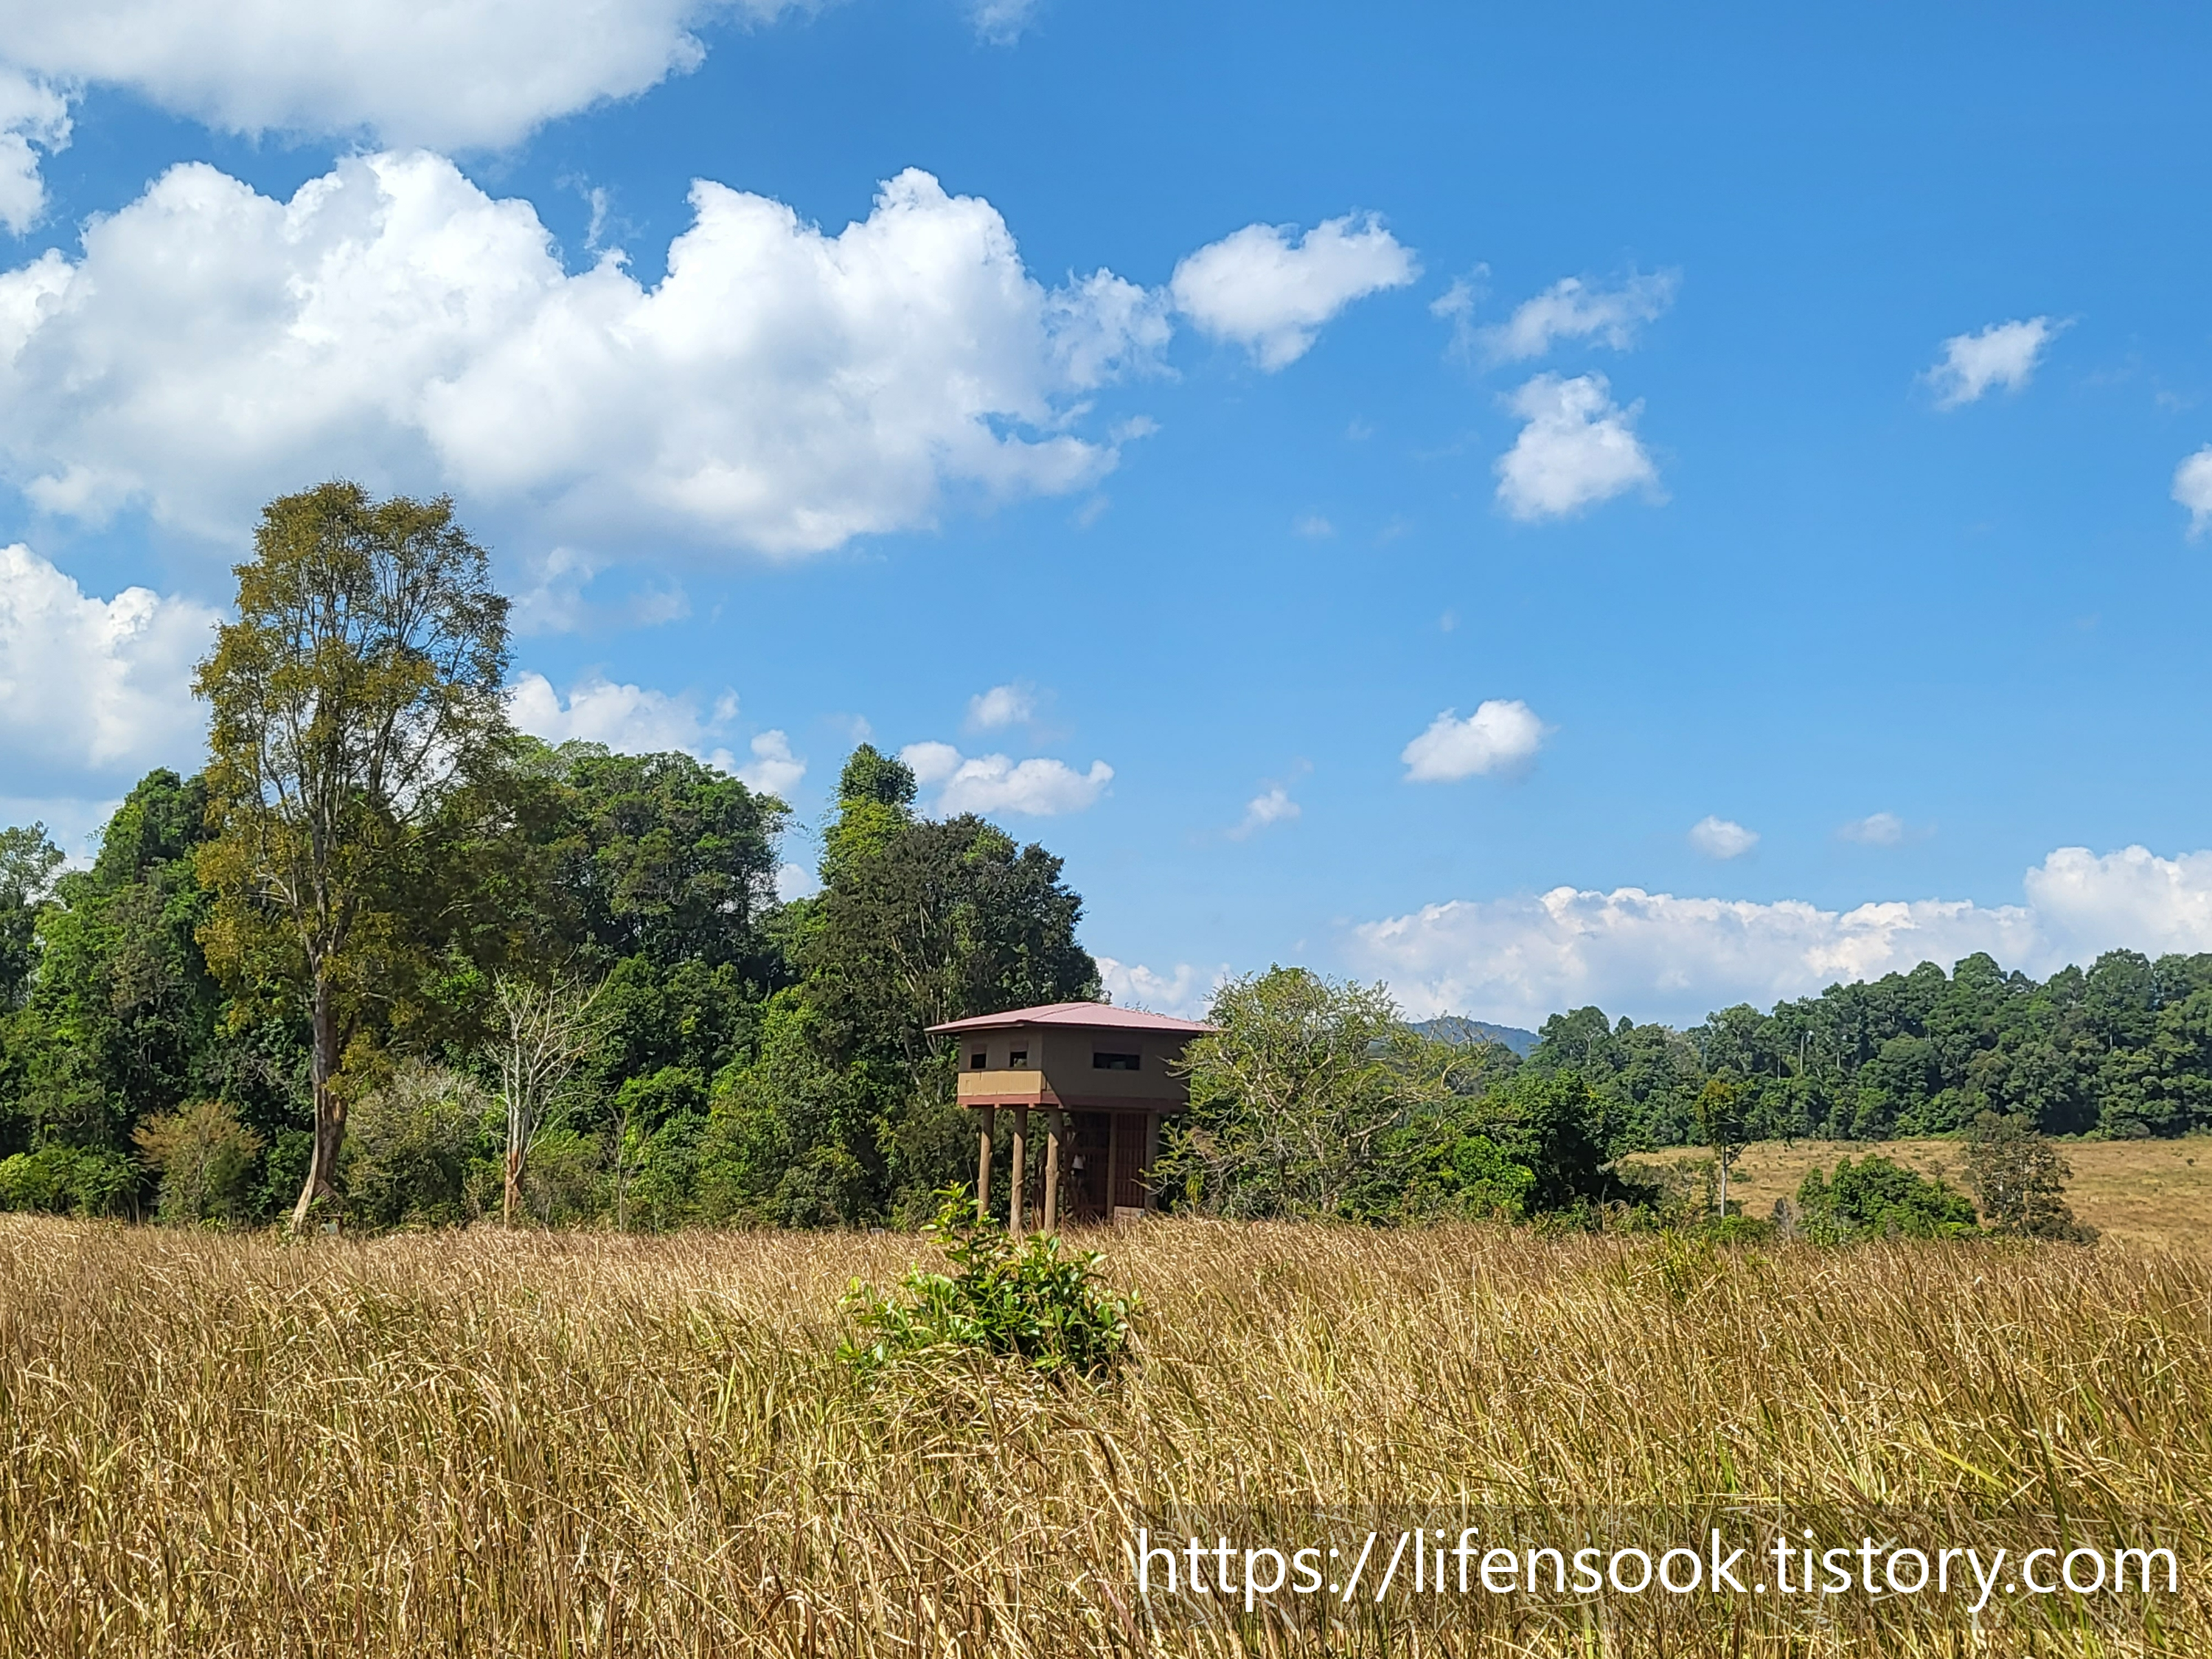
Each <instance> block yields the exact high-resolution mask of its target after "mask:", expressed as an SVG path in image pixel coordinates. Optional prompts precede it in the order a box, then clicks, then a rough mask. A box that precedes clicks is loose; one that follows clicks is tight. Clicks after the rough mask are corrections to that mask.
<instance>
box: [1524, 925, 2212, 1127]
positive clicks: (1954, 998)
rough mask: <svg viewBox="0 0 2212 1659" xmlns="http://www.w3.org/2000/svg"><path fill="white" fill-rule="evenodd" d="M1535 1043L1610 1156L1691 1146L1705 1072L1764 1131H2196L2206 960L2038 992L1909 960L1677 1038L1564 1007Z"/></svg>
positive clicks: (2124, 955) (2208, 1119)
mask: <svg viewBox="0 0 2212 1659" xmlns="http://www.w3.org/2000/svg"><path fill="white" fill-rule="evenodd" d="M1539 1039H1540V1040H1539V1042H1538V1045H1537V1048H1536V1049H1535V1051H1534V1053H1533V1054H1530V1055H1529V1057H1528V1060H1527V1062H1526V1064H1527V1066H1528V1068H1529V1069H1531V1070H1534V1071H1538V1072H1545V1071H1556V1070H1559V1069H1562V1068H1564V1067H1566V1066H1573V1067H1575V1068H1576V1069H1577V1070H1579V1071H1581V1072H1582V1073H1583V1076H1585V1077H1586V1078H1588V1079H1589V1081H1590V1083H1591V1085H1592V1086H1593V1087H1594V1088H1595V1090H1596V1091H1597V1093H1598V1094H1599V1096H1600V1097H1601V1099H1603V1100H1604V1101H1605V1102H1606V1104H1607V1110H1608V1113H1609V1115H1610V1116H1611V1118H1612V1120H1613V1122H1614V1123H1615V1124H1617V1125H1618V1129H1617V1133H1616V1138H1615V1139H1614V1140H1613V1143H1612V1147H1611V1150H1613V1151H1614V1152H1627V1151H1632V1150H1637V1149H1641V1148H1644V1147H1652V1146H1681V1145H1686V1144H1691V1143H1693V1142H1695V1141H1697V1140H1698V1139H1699V1131H1698V1127H1697V1110H1696V1108H1697V1101H1698V1097H1699V1092H1700V1091H1701V1090H1702V1089H1703V1088H1704V1086H1705V1082H1706V1080H1707V1079H1709V1078H1712V1077H1723V1078H1726V1079H1729V1080H1730V1081H1732V1082H1734V1083H1735V1084H1736V1085H1738V1086H1739V1088H1741V1090H1742V1091H1743V1092H1744V1100H1743V1103H1742V1110H1743V1112H1744V1115H1746V1117H1747V1119H1748V1120H1749V1121H1750V1122H1751V1123H1752V1125H1753V1126H1754V1128H1755V1130H1756V1132H1757V1133H1759V1135H1762V1136H1790V1137H1802V1138H1808V1139H1838V1140H1881V1139H1889V1138H1891V1137H1893V1136H1903V1135H1946V1134H1956V1133H1963V1132H1965V1131H1966V1129H1968V1128H1969V1127H1971V1125H1972V1123H1973V1121H1974V1120H1975V1119H1976V1118H1977V1117H1978V1115H1980V1114H1981V1113H1983V1112H1984V1111H1995V1112H1997V1113H1999V1114H2001V1115H2009V1116H2017V1117H2021V1118H2024V1119H2026V1120H2027V1121H2028V1122H2029V1123H2030V1124H2031V1125H2032V1126H2033V1127H2036V1128H2037V1129H2039V1130H2040V1131H2042V1132H2043V1133H2048V1134H2082V1133H2095V1134H2103V1135H2109V1136H2114V1137H2124V1136H2136V1135H2176V1134H2183V1133H2189V1132H2190V1131H2191V1130H2194V1129H2204V1128H2212V954H2208V955H2201V956H2187V957H2185V956H2166V957H2159V958H2157V959H2156V960H2155V961H2153V960H2152V959H2151V958H2149V957H2145V956H2142V954H2140V953H2139V952H2136V951H2107V952H2106V954H2105V955H2103V956H2101V957H2098V958H2097V960H2096V962H2095V963H2093V964H2092V965H2091V966H2090V967H2089V968H2087V969H2080V968H2068V969H2063V970H2061V971H2060V972H2058V973H2057V974H2054V975H2051V978H2049V979H2048V980H2046V981H2042V982H2041V983H2038V982H2037V981H2034V980H2033V979H2030V978H2029V977H2028V976H2027V975H2025V974H2019V973H2012V974H2008V973H2006V972H2005V971H2004V970H2003V969H2001V968H1999V967H1998V966H1997V964H1996V963H1995V962H1994V961H1992V960H1991V959H1990V957H1987V956H1985V955H1982V954H1979V953H1977V954H1976V955H1973V956H1971V957H1966V958H1965V959H1964V960H1963V961H1961V962H1960V963H1958V965H1957V966H1956V967H1955V968H1954V969H1953V971H1952V972H1951V973H1950V974H1949V975H1946V974H1945V973H1944V972H1943V971H1942V969H1940V968H1938V967H1936V965H1935V964H1934V963H1922V964H1921V965H1920V966H1919V967H1917V968H1916V969H1913V970H1912V971H1911V973H1909V974H1887V975H1884V976H1883V977H1881V979H1879V980H1874V981H1863V982H1859V983H1854V984H1850V985H1834V986H1831V987H1828V988H1827V989H1826V991H1823V992H1822V993H1821V994H1820V995H1819V996H1817V997H1806V998H1802V999H1799V1000H1796V1001H1793V1002H1784V1003H1778V1004H1777V1005H1776V1006H1775V1007H1774V1008H1773V1010H1772V1011H1771V1012H1768V1013H1761V1012H1759V1011H1758V1010H1757V1009H1755V1008H1752V1007H1748V1006H1737V1007H1734V1008H1724V1009H1722V1010H1720V1011H1718V1012H1716V1013H1713V1014H1711V1015H1710V1016H1708V1017H1707V1018H1706V1019H1705V1021H1704V1022H1703V1023H1702V1024H1699V1025H1697V1026H1695V1027H1692V1029H1691V1030H1688V1031H1685V1032H1674V1031H1670V1030H1666V1029H1665V1028H1664V1027H1662V1026H1656V1025H1636V1024H1632V1023H1631V1022H1630V1021H1628V1020H1625V1019H1624V1020H1621V1021H1620V1022H1619V1023H1618V1024H1614V1025H1611V1026H1608V1025H1607V1022H1606V1017H1605V1015H1604V1014H1603V1013H1602V1012H1600V1011H1599V1010H1597V1009H1595V1008H1579V1009H1577V1010H1575V1011H1574V1012H1572V1013H1571V1014H1560V1015H1555V1016H1553V1018H1551V1019H1548V1020H1547V1021H1546V1022H1545V1023H1544V1025H1543V1028H1542V1030H1541V1032H1540V1033H1539Z"/></svg>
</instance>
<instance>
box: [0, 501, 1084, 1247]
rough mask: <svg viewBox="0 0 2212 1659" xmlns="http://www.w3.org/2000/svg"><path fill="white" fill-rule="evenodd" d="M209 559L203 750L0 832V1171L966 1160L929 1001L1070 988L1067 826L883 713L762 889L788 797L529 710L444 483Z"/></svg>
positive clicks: (845, 1187) (929, 1178)
mask: <svg viewBox="0 0 2212 1659" xmlns="http://www.w3.org/2000/svg"><path fill="white" fill-rule="evenodd" d="M237 574H238V577H239V591H238V600H237V605H236V611H235V616H236V620H234V621H233V622H230V623H225V624H224V625H223V627H222V629H220V630H219V634H218V637H217V641H216V648H215V650H214V652H213V653H211V654H210V657H209V658H208V659H207V660H205V661H204V662H203V663H202V664H201V665H199V670H198V678H197V691H198V692H199V695H200V696H202V697H204V699H205V700H206V701H207V702H208V705H209V708H210V738H209V757H210V758H209V763H208V765H207V767H206V768H205V769H204V771H203V772H202V773H201V774H199V775H196V776H193V777H189V778H187V777H183V776H180V775H178V774H177V773H175V772H173V771H157V772H155V773H153V774H151V775H149V776H148V777H146V778H145V779H143V781H141V782H140V783H139V784H138V786H137V787H136V788H135V789H133V790H132V791H131V794H130V796H129V798H128V799H126V800H125V803H124V805H123V806H122V807H121V809H120V810H119V811H118V812H117V813H116V814H115V816H114V817H113V819H112V821H111V822H110V823H109V824H108V825H107V826H106V831H105V833H104V835H103V836H102V838H101V842H100V848H99V851H98V853H97V855H96V856H95V857H94V860H93V861H92V864H91V866H90V867H89V868H87V869H83V870H77V871H71V872H67V873H58V872H59V870H60V866H61V865H62V863H63V860H62V856H61V854H59V853H58V851H56V850H55V849H54V848H52V845H51V844H50V843H49V842H48V841H47V840H46V836H45V834H44V832H43V830H42V829H40V828H39V827H38V826H32V827H30V828H28V829H15V830H9V831H8V832H6V833H5V836H4V837H0V1206H9V1207H14V1208H27V1209H45V1210H67V1211H73V1212H80V1213H92V1214H125V1215H138V1216H149V1215H159V1216H161V1217H164V1218H174V1219H178V1220H195V1219H206V1218H216V1219H222V1220H229V1221H241V1222H255V1221H264V1220H270V1219H275V1218H278V1217H280V1216H282V1215H283V1214H284V1213H285V1212H288V1211H289V1212H290V1213H291V1215H292V1218H293V1222H294V1225H323V1224H327V1223H331V1222H336V1221H338V1220H341V1219H346V1220H354V1221H359V1222H363V1223H367V1224H369V1225H402V1224H408V1223H426V1224H435V1223H447V1222H456V1221H466V1220H469V1219H472V1218H476V1217H478V1216H481V1215H484V1214H487V1213H493V1212H500V1211H502V1210H504V1211H507V1212H513V1211H515V1210H516V1209H517V1208H519V1210H520V1217H521V1218H535V1219H537V1220H538V1221H540V1222H544V1223H548V1224H557V1223H562V1222H573V1221H582V1220H587V1219H592V1218H601V1217H608V1218H613V1219H616V1220H617V1221H620V1222H622V1223H623V1224H625V1225H647V1226H656V1227H665V1226H672V1225H680V1224H683V1223H685V1222H689V1221H695V1220H696V1221H708V1222H716V1223H758V1224H770V1225H777V1224H782V1225H823V1224H855V1223H867V1222H878V1221H896V1220H899V1219H902V1218H910V1217H913V1216H915V1215H919V1214H921V1213H924V1212H927V1211H928V1210H929V1209H930V1208H932V1207H933V1198H932V1194H933V1190H934V1189H935V1188H937V1187H939V1185H941V1184H943V1183H944V1182H946V1181H948V1180H950V1179H952V1178H955V1177H957V1176H958V1175H959V1174H960V1173H961V1172H962V1171H963V1170H964V1168H965V1165H966V1157H965V1153H966V1151H967V1142H966V1139H965V1135H964V1133H963V1126H962V1123H961V1121H960V1118H959V1115H958V1112H957V1108H956V1107H955V1106H954V1104H953V1099H952V1093H953V1091H952V1076H951V1057H950V1056H949V1055H945V1054H939V1053H937V1052H935V1050H934V1048H933V1046H932V1045H931V1043H930V1042H928V1040H927V1038H926V1037H925V1036H923V1030H924V1028H925V1027H926V1026H927V1025H929V1024H933V1023H935V1022H937V1021H941V1020H945V1019H952V1018H961V1017H963V1016H965V1015H969V1014H975V1013H983V1012H996V1011H998V1010H1000V1009H1003V1008H1006V1007H1010V1006H1019V1005H1023V1004H1027V1003H1036V1002H1049V1001H1055V1000H1066V999H1073V998H1079V997H1088V996H1093V995H1096V994H1097V969H1096V965H1095V964H1094V963H1093V962H1092V960H1091V957H1089V956H1088V955H1087V954H1086V953H1085V951H1083V949H1082V948H1081V946H1080V945H1079V944H1078V943H1077V942H1076V934H1077V927H1078V923H1079V920H1080V917H1081V908H1082V907H1081V903H1080V901H1079V899H1078V898H1077V896H1075V894H1074V893H1073V892H1072V891H1071V890H1069V889H1068V888H1067V886H1066V884H1065V883H1063V882H1062V880H1061V879H1060V861H1059V860H1057V859H1055V858H1054V857H1052V856H1051V855H1050V854H1048V853H1046V852H1045V851H1044V850H1043V849H1042V848H1039V847H1036V846H1034V845H1031V846H1027V847H1024V846H1021V845H1018V843H1016V842H1014V841H1013V840H1012V838H1011V837H1009V836H1006V834H1005V833H1004V832H1003V831H1001V830H1000V829H997V828H996V827H995V826H994V825H992V824H990V823H986V822H984V821H983V820H982V819H981V818H978V817H972V816H963V817H952V818H949V819H945V820H942V821H939V820H932V819H928V818H926V817H921V815H920V814H918V813H917V812H916V811H915V777H914V775H913V773H912V772H911V771H910V770H909V769H908V768H907V767H905V766H904V765H903V764H902V763H900V762H899V761H897V760H896V759H893V758H890V757H886V756H884V755H881V754H879V753H878V752H877V751H876V750H874V749H872V747H869V746H867V745H866V744H863V745H862V746H860V748H859V749H858V750H855V751H854V754H853V755H852V757H850V758H849V760H848V763H846V765H845V767H844V769H843V773H842V779H841V782H840V787H839V801H838V805H837V808H836V817H835V820H834V822H832V823H829V824H828V825H827V826H826V828H825V829H824V830H823V835H822V844H821V849H820V851H821V856H820V861H819V870H820V878H821V889H820V890H819V891H818V892H817V894H815V895H814V896H811V897H807V898H803V899H799V900H797V901H795V902H790V903H785V902H779V900H778V898H777V896H776V893H775V885H774V883H775V872H776V870H777V868H778V865H779V858H778V843H779V841H780V839H781V837H782V836H784V835H785V833H786V832H787V829H789V827H790V809H789V808H788V806H787V805H786V804H785V803H784V802H782V801H781V800H779V799H775V797H774V796H772V795H769V794H766V793H760V792H757V791H754V790H751V789H749V788H748V787H746V786H745V785H744V783H743V782H741V781H738V780H737V779H735V778H732V777H730V776H728V775H725V774H723V773H721V772H720V771H718V770H716V769H714V768H712V767H709V766H706V765H703V764H702V763H699V762H697V761H696V760H694V759H692V758H690V757H688V756H684V755H681V754H661V755H647V756H625V755H616V754H611V753H609V752H607V751H606V750H604V749H602V748H599V747H598V746H595V745H592V744H567V745H565V746H562V747H561V748H557V749H556V748H549V747H548V746H546V745H545V744H541V743H538V742H537V741H535V740H534V739H532V738H528V737H526V736H524V735H522V734H520V733H518V732H515V731H514V730H513V728H512V727H511V726H509V725H508V724H507V720H506V718H505V706H504V695H503V688H504V685H505V683H506V678H507V624H506V617H507V608H506V600H505V599H503V598H502V597H501V596H500V595H499V594H498V593H497V592H495V591H494V590H493V588H492V587H491V586H490V583H489V561H488V559H487V557H486V556H485V555H484V553H483V550H482V549H480V548H478V547H477V545H476V544H474V543H473V542H471V540H470V539H469V538H468V537H467V535H466V533H465V532H464V531H463V530H462V529H461V528H460V526H459V525H458V524H456V523H455V522H454V521H453V513H452V509H451V506H450V504H449V503H447V502H445V501H434V502H427V503H425V502H416V501H406V500H404V499H403V500H394V501H371V500H370V499H369V498H368V496H367V495H366V494H365V493H364V492H362V490H360V489H357V488H356V487H355V486H352V485H349V484H331V485H325V486H323V487H321V488H319V489H314V490H311V491H307V492H305V493H304V494H302V495H296V496H289V497H285V498H283V499H282V500H279V501H275V502H272V503H271V504H270V507H268V509H267V510H266V511H265V512H264V515H263V520H262V523H261V526H260V527H259V530H258V532H257V536H256V540H255V556H254V557H253V559H252V560H251V561H249V562H246V563H244V564H241V565H240V566H239V567H238V568H237Z"/></svg>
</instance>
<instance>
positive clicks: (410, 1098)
mask: <svg viewBox="0 0 2212 1659" xmlns="http://www.w3.org/2000/svg"><path fill="white" fill-rule="evenodd" d="M495 1110H496V1107H495V1105H494V1103H493V1102H492V1099H491V1097H490V1096H489V1094H488V1093H487V1092H486V1091H484V1089H483V1085H480V1084H478V1083H477V1081H476V1079H473V1078H471V1077H469V1076H466V1075H465V1074H464V1073H459V1072H453V1071H449V1070H447V1068H446V1067H444V1066H430V1065H425V1064H423V1063H422V1061H420V1060H405V1061H403V1062H401V1064H400V1065H399V1066H398V1069H397V1070H395V1071H394V1072H393V1073H392V1078H391V1080H390V1081H389V1082H387V1083H386V1084H385V1085H383V1086H382V1087H381V1088H379V1089H377V1090H374V1091H372V1092H371V1093H369V1094H368V1095H366V1096H364V1097H362V1099H361V1100H360V1101H359V1102H358V1103H356V1105H355V1107H354V1109H353V1110H352V1111H351V1112H350V1113H349V1114H348V1115H347V1124H346V1143H345V1151H344V1153H343V1161H342V1163H341V1165H340V1167H341V1169H342V1170H343V1172H344V1176H345V1192H346V1207H347V1209H348V1210H349V1212H351V1213H352V1214H353V1215H354V1216H356V1218H359V1219H360V1220H362V1221H363V1222H366V1223H368V1225H371V1226H376V1227H398V1226H402V1225H427V1226H444V1225H452V1224H453V1223H455V1222H463V1221H473V1220H475V1219H477V1217H478V1216H479V1215H480V1214H481V1213H482V1210H481V1206H480V1203H479V1201H478V1195H477V1192H476V1191H475V1190H473V1189H472V1187H471V1182H470V1179H469V1176H470V1164H471V1161H472V1160H475V1159H477V1158H488V1157H490V1156H492V1155H493V1146H492V1142H491V1139H490V1138H489V1136H488V1135H487V1134H486V1133H485V1130H484V1125H485V1122H486V1120H487V1118H488V1117H489V1115H491V1114H492V1113H494V1112H495Z"/></svg>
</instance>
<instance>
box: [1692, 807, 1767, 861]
mask: <svg viewBox="0 0 2212 1659" xmlns="http://www.w3.org/2000/svg"><path fill="white" fill-rule="evenodd" d="M1690 845H1691V846H1692V847H1694V848H1697V849H1698V850H1699V852H1700V853H1703V854H1705V856H1706V857H1707V858H1709V859H1740V858H1741V857H1742V856H1743V855H1744V854H1746V853H1748V852H1749V851H1751V849H1752V848H1754V847H1756V846H1758V845H1759V831H1757V830H1756V829H1745V828H1744V827H1743V826H1742V825H1741V824H1740V823H1736V822H1735V820H1734V819H1732V818H1723V817H1714V816H1713V815H1712V814H1711V813H1710V812H1709V813H1707V814H1706V815H1705V817H1701V818H1699V820H1698V821H1697V822H1696V823H1693V824H1692V825H1691V826H1690Z"/></svg>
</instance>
